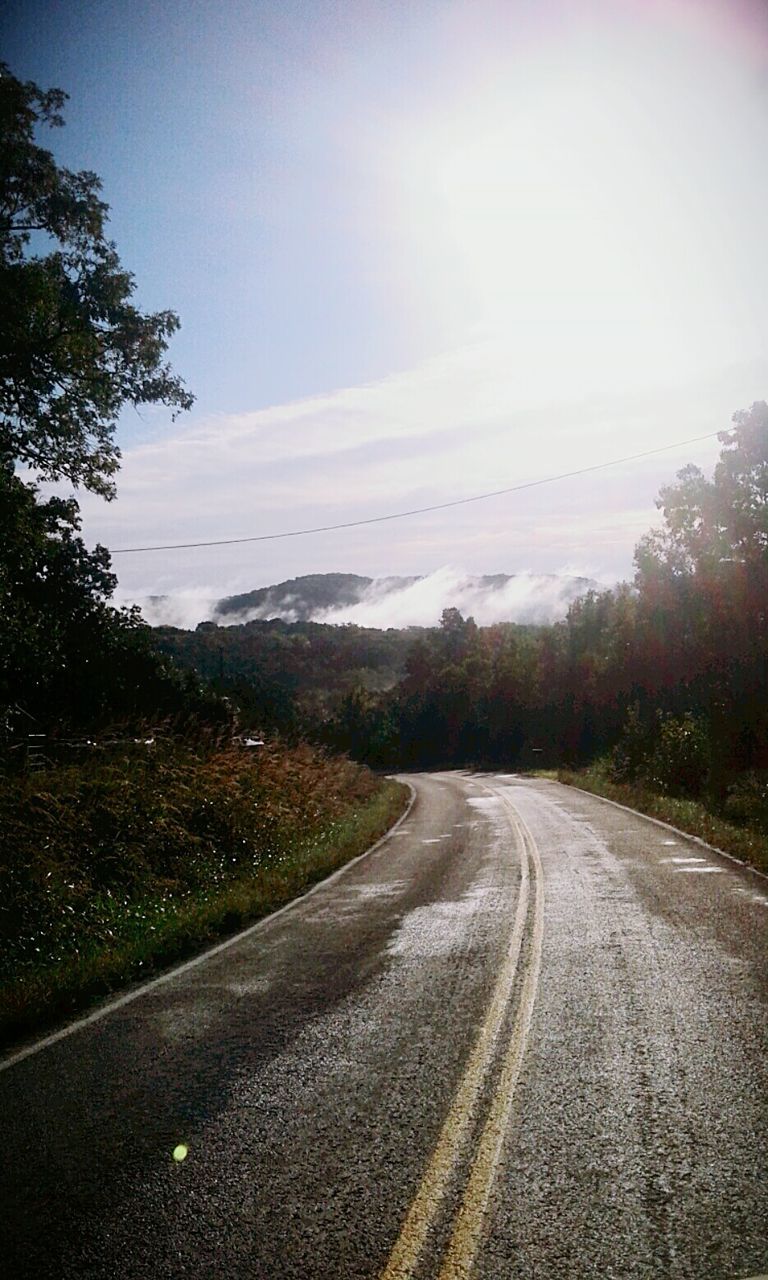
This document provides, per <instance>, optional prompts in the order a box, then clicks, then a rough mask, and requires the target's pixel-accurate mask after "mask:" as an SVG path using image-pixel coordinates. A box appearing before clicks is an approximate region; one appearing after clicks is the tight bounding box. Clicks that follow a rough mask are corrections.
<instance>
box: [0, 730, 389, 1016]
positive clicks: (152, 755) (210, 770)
mask: <svg viewBox="0 0 768 1280" xmlns="http://www.w3.org/2000/svg"><path fill="white" fill-rule="evenodd" d="M407 794H408V793H407V790H406V788H405V787H403V786H402V785H401V784H399V783H396V782H391V781H382V780H381V779H378V778H376V777H375V776H374V775H373V774H371V773H370V771H369V770H367V769H365V768H362V767H361V766H359V765H356V764H353V763H352V762H350V761H344V760H335V759H330V758H328V757H326V756H325V755H323V754H322V753H320V752H318V751H316V750H312V749H311V748H310V747H307V746H303V747H298V748H293V749H288V748H285V747H281V746H279V745H277V744H272V745H269V744H265V745H263V746H261V747H256V748H250V749H248V748H244V747H242V746H238V745H233V744H231V743H230V744H223V743H219V744H214V743H209V744H200V743H198V744H197V745H196V746H195V747H193V746H191V745H189V744H186V743H184V742H183V741H173V740H163V739H158V740H155V741H149V742H144V741H142V742H138V743H136V744H133V745H131V746H130V747H128V746H127V745H124V746H122V747H117V748H115V747H105V748H103V749H101V750H99V749H98V748H95V749H94V751H93V752H92V758H91V759H90V760H89V761H87V762H81V763H78V764H75V765H61V766H56V767H51V768H47V769H44V770H42V771H40V772H36V773H33V774H29V773H22V774H20V775H19V776H17V777H15V778H12V779H6V780H5V782H4V784H3V786H2V787H1V788H0V826H1V827H2V829H3V831H4V832H5V838H6V852H5V855H4V858H3V862H2V866H0V1038H2V1039H5V1040H8V1039H10V1038H12V1037H13V1036H17V1035H19V1034H20V1033H23V1032H24V1031H27V1030H30V1029H32V1028H37V1027H39V1026H41V1025H42V1024H43V1023H44V1022H45V1021H46V1020H48V1019H50V1018H51V1017H55V1016H59V1015H61V1014H64V1013H71V1012H72V1011H73V1010H75V1009H78V1008H81V1007H83V1005H84V1004H85V1003H87V1002H88V1001H89V1000H91V999H92V998H93V997H95V996H98V995H102V994H104V993H105V992H108V991H111V990H113V989H114V988H115V987H117V986H119V985H122V984H124V983H125V982H126V981H128V980H130V979H133V978H144V977H146V976H147V975H148V974H150V973H153V972H155V971H156V970H157V969H159V968H160V967H162V966H164V965H167V964H169V963H170V962H171V961H174V960H178V959H179V958H180V957H182V956H185V955H188V954H190V953H191V952H193V951H195V950H198V949H199V948H200V947H201V946H203V945H204V944H206V943H208V942H210V941H211V940H213V939H214V938H216V937H218V936H220V935H222V934H226V933H231V932H233V931H235V930H237V929H239V928H241V927H243V926H244V925H246V924H248V923H249V922H251V921H253V920H256V919H258V918H259V917H261V916H263V915H266V914H268V913H269V912H271V911H274V910H275V909H276V908H278V907H280V906H283V905H284V904H285V903H286V902H289V901H290V900H291V899H292V898H294V897H296V896H297V894H300V893H302V892H303V891H305V890H306V889H307V888H308V887H309V886H310V885H311V884H312V883H313V882H314V881H316V880H318V879H320V878H322V877H324V876H325V875H327V874H329V873H330V872H331V871H333V870H334V869H335V868H337V867H338V866H340V865H342V864H343V863H344V862H346V861H348V860H349V858H351V857H354V856H355V855H356V854H359V853H362V852H364V850H365V849H366V848H368V847H369V846H370V845H371V843H373V842H374V841H375V840H376V839H377V838H378V837H379V836H381V835H382V834H383V833H384V832H385V831H386V830H387V829H388V827H389V826H391V824H392V823H393V821H394V820H395V819H396V818H397V817H398V816H399V815H400V813H402V811H403V809H404V807H405V804H406V801H407Z"/></svg>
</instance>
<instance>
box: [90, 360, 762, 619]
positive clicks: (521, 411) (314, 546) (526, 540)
mask: <svg viewBox="0 0 768 1280" xmlns="http://www.w3.org/2000/svg"><path fill="white" fill-rule="evenodd" d="M598 373H599V371H598V369H597V367H596V366H590V367H589V368H586V369H582V370H581V371H580V372H579V371H574V370H571V371H570V375H569V378H568V379H566V380H565V381H566V382H568V387H566V386H565V384H564V382H563V380H562V379H554V378H553V379H551V380H548V379H547V378H546V377H545V376H544V373H543V372H542V370H541V368H539V367H538V366H536V367H534V366H530V367H526V366H525V364H524V362H521V361H520V360H519V359H517V358H513V353H511V352H510V351H509V350H505V349H504V348H503V346H502V345H500V344H499V343H498V342H496V343H490V342H489V343H475V344H473V345H471V346H468V347H465V348H462V349H460V350H458V351H455V352H453V353H450V354H448V355H444V356H441V357H440V358H438V359H435V360H432V361H429V362H427V363H425V364H424V365H422V366H420V367H419V368H417V369H413V370H410V371H407V372H405V373H402V374H398V375H396V376H392V377H389V378H385V379H382V380H381V381H379V382H376V383H371V384H368V385H366V386H362V387H351V388H344V389H341V390H339V391H337V392H333V393H328V394H324V395H320V396H314V397H311V398H309V399H306V400H301V401H298V402H295V403H293V404H287V405H278V406H275V407H274V408H270V409H262V410H259V411H257V412H254V413H250V414H239V415H228V416H220V417H216V418H213V419H207V420H204V421H200V422H197V423H193V424H192V425H190V426H189V427H187V428H186V429H184V430H177V431H175V432H174V433H173V435H170V436H169V437H168V438H167V439H165V440H162V441H159V440H155V441H152V442H150V443H143V444H141V445H139V446H138V447H136V448H133V449H128V450H126V451H125V454H124V458H123V466H122V470H121V472H120V475H119V477H118V499H117V501H116V502H115V503H112V504H110V505H105V504H104V503H102V502H99V501H97V500H96V499H94V498H92V497H91V496H90V495H85V498H84V500H83V502H82V507H83V514H84V528H85V533H86V537H87V538H88V540H89V541H91V542H94V541H97V540H98V541H101V542H103V543H105V544H106V545H107V546H109V547H111V548H122V547H133V546H144V545H152V544H154V543H163V544H164V543H177V542H178V543H187V542H200V541H205V540H208V539H210V540H218V539H227V538H247V537H249V536H250V535H260V534H264V535H269V534H273V533H275V532H290V531H292V530H295V529H302V528H308V527H314V526H317V525H329V524H336V523H343V522H347V521H355V520H362V521H365V520H369V519H370V518H371V517H374V516H379V515H386V514H389V513H391V512H393V511H397V510H403V509H410V508H413V507H422V506H428V505H430V504H433V503H440V502H446V501H450V500H452V499H460V498H464V497H467V496H470V495H472V494H475V493H480V492H484V491H488V490H495V489H498V488H502V487H504V486H507V485H514V484H516V483H525V482H526V481H531V480H538V479H541V478H542V477H545V476H551V475H558V474H560V473H562V472H567V471H570V470H578V469H579V468H581V467H588V466H590V465H592V464H594V463H597V462H601V461H610V460H611V459H613V458H617V457H622V456H623V455H625V454H632V453H635V452H641V451H642V450H645V449H652V448H654V447H655V446H659V445H662V444H666V443H670V442H672V441H674V440H679V439H684V438H685V437H686V436H693V435H698V434H703V433H704V432H706V431H717V430H721V429H723V428H724V427H726V426H727V425H728V422H729V420H730V416H731V414H732V413H733V411H734V410H735V409H736V408H739V407H745V406H747V405H749V404H750V403H751V402H752V400H754V399H758V398H761V397H762V396H763V395H764V394H765V386H766V383H768V362H763V364H762V365H759V366H758V365H752V366H745V367H738V368H733V369H730V370H726V371H724V372H721V373H719V374H714V375H711V376H710V377H709V378H708V379H699V380H698V381H697V383H696V386H695V391H694V390H692V388H691V386H689V385H687V384H686V383H684V382H678V383H677V384H660V385H657V386H655V387H653V388H652V389H647V390H644V391H640V390H639V389H637V388H634V389H625V390H624V391H619V390H618V389H617V388H616V386H614V387H613V388H611V383H610V371H606V374H605V378H604V379H603V381H602V385H601V380H600V378H599V376H598ZM717 450H718V446H717V443H716V442H714V441H713V442H710V443H709V444H704V445H698V446H695V447H688V448H686V449H684V450H682V451H678V452H677V453H675V452H672V453H669V454H663V455H660V456H659V457H657V458H654V459H650V460H648V461H647V462H645V463H630V464H625V465H624V466H619V467H615V468H612V469H610V470H607V471H605V472H596V473H594V474H592V475H590V476H583V477H576V478H574V479H572V480H569V481H560V482H558V483H557V484H553V485H550V486H547V487H545V488H534V489H530V490H527V491H524V492H521V493H517V494H513V495H508V496H506V497H504V498H496V499H492V500H489V501H487V502H483V503H477V504H471V505H469V506H464V507H458V508H454V509H449V510H446V511H440V512H435V513H433V514H429V515H423V516H417V517H412V518H409V519H406V520H403V521H398V522H392V523H389V522H388V523H383V524H378V525H377V524H370V525H367V526H364V527H362V528H357V529H351V530H346V531H342V532H337V533H329V534H322V535H320V534H318V535H313V536H312V537H302V538H288V539H286V540H284V541H279V540H278V541H266V542H263V543H244V544H241V545H239V546H237V545H236V546H226V547H218V548H210V549H202V550H187V551H171V552H162V553H148V554H131V555H116V556H115V560H114V566H115V569H116V571H117V572H118V574H119V578H120V584H121V589H122V591H123V592H124V593H125V595H126V598H137V597H138V596H142V597H145V596H149V595H160V594H167V593H169V592H177V591H179V590H182V589H183V590H191V591H193V592H194V591H203V590H204V589H205V587H206V585H207V584H209V583H211V582H216V583H220V590H219V591H218V592H217V594H218V595H220V596H223V595H225V594H232V593H235V592H238V591H243V590H250V589H253V588H254V587H256V586H259V585H266V584H268V583H271V582H277V581H280V580H282V579H287V578H289V577H292V576H297V575H300V574H303V573H308V572H331V571H340V570H344V571H354V572H359V573H362V574H366V575H369V576H386V575H388V574H403V575H407V576H412V575H415V574H422V575H423V574H429V573H432V572H434V571H436V570H437V569H439V568H440V566H442V565H445V564H446V563H459V564H463V565H465V566H466V567H467V570H468V571H469V572H475V573H483V572H489V571H491V570H494V569H498V570H502V571H505V572H508V573H511V572H520V571H523V570H528V571H530V572H533V573H536V572H551V571H554V570H556V569H557V568H558V567H559V566H560V565H562V564H563V563H565V562H566V561H568V560H570V559H571V558H573V556H574V555H576V556H578V558H579V559H583V560H584V561H585V562H587V561H588V562H590V564H591V566H592V569H593V571H596V572H598V573H604V572H608V571H610V572H611V573H613V574H614V575H615V576H619V575H622V574H626V573H628V572H629V571H630V569H631V557H632V550H633V546H634V543H635V541H636V537H637V532H642V531H643V530H644V529H645V528H647V527H648V526H649V525H650V523H652V521H653V517H654V507H653V500H654V497H655V495H656V493H657V492H658V489H659V487H660V485H661V484H662V483H664V482H665V481H667V480H668V479H670V478H671V477H672V475H674V472H675V471H676V470H677V468H678V467H679V466H681V465H683V464H684V463H685V462H687V461H697V462H699V463H701V464H702V465H704V466H705V467H708V466H711V464H712V462H713V461H714V459H715V457H716V455H717ZM628 512H629V513H632V519H631V521H630V522H628V520H627V513H628ZM630 525H631V529H630ZM606 531H607V532H606ZM593 547H594V551H595V554H592V548H593Z"/></svg>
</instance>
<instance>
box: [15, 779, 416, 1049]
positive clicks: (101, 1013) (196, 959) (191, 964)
mask: <svg viewBox="0 0 768 1280" xmlns="http://www.w3.org/2000/svg"><path fill="white" fill-rule="evenodd" d="M397 781H398V782H402V783H403V785H404V786H406V787H407V788H408V790H409V791H410V793H411V794H410V798H409V800H408V805H407V807H406V809H405V810H404V812H403V813H401V815H400V817H399V818H398V820H397V822H395V823H394V824H393V825H392V826H391V827H390V828H389V830H388V831H385V832H384V835H383V836H380V837H379V839H378V840H377V841H376V843H375V844H372V845H371V847H370V849H366V850H365V852H364V853H359V854H358V855H357V857H356V858H351V859H350V861H349V862H345V863H344V865H343V867H339V868H338V869H337V870H336V871H333V872H332V873H331V874H330V875H329V876H326V878H325V879H324V880H318V882H317V884H313V885H312V888H311V889H307V891H306V893H302V894H300V895H299V896H298V897H297V898H292V899H291V901H290V902H286V904H285V906H284V907H279V908H278V910H277V911H273V912H272V914H271V915H268V916H263V917H262V919H261V920H257V921H256V922H255V924H251V925H248V927H247V929H242V930H241V931H240V933H235V934H233V935H232V937H231V938H225V939H224V941H223V942H217V943H216V945H215V946H213V947H209V948H208V949H207V950H206V951H201V952H200V954H199V955H196V956H193V957H192V959H191V960H185V961H184V963H183V964H180V965H177V966H176V967H175V968H173V969H169V970H168V972H167V973H161V974H160V975H159V977H157V978H151V979H150V980H149V982H145V983H143V984H142V985H141V986H140V987H137V988H136V989H135V990H134V991H128V992H127V993H126V994H125V995H123V996H118V997H117V998H116V999H115V1000H110V1001H109V1002H108V1003H107V1004H104V1005H101V1006H100V1007H99V1008H98V1009H94V1011H93V1013H89V1014H88V1015H87V1016H86V1017H85V1018H78V1019H77V1021H76V1022H71V1023H69V1025H68V1026H66V1027H61V1028H60V1030H58V1031H54V1032H52V1034H51V1035H49V1036H46V1037H45V1039H43V1040H37V1041H35V1043H34V1044H30V1045H27V1046H26V1048H24V1049H19V1050H18V1052H16V1053H14V1054H11V1056H10V1057H8V1058H4V1059H3V1060H2V1061H0V1072H2V1071H7V1070H8V1068H9V1067H13V1066H15V1065H16V1064H17V1063H18V1062H23V1060H24V1059H25V1058H30V1057H31V1056H32V1055H33V1054H34V1053H39V1052H40V1051H41V1049H48V1048H50V1046H51V1045H53V1044H56V1043H57V1041H59V1040H64V1039H65V1038H66V1037H67V1036H71V1035H74V1033H75V1032H76V1031H82V1029H83V1028H84V1027H88V1026H90V1025H91V1023H94V1022H98V1021H99V1020H100V1019H101V1018H105V1017H106V1016H107V1014H108V1013H113V1012H114V1011H115V1010H116V1009H121V1008H123V1006H124V1005H127V1004H131V1002H132V1001H133V1000H138V999H139V997H140V996H144V995H146V994H147V992H149V991H153V990H154V989H155V987H161V986H162V985H163V984H164V983H166V982H171V981H172V980H173V979H174V978H177V977H178V976H179V974H181V973H187V972H188V971H189V970H190V969H194V968H196V967H197V965H199V964H203V963H204V962H205V961H206V960H210V958H211V957H212V956H216V955H218V954H219V953H220V952H221V951H226V950H227V948H228V947H233V946H235V945H236V943H238V942H242V941H243V939H245V938H248V937H250V936H251V935H252V934H254V933H258V932H259V930H261V929H265V928H266V927H267V926H268V925H271V924H272V923H273V921H275V920H277V919H278V917H279V916H283V915H285V914H286V912H288V911H292V910H293V909H294V908H295V907H297V906H298V905H299V904H300V903H302V902H306V900H307V898H311V897H312V895H313V894H315V893H318V892H319V890H320V889H325V888H326V887H327V886H328V885H330V884H333V883H334V881H335V880H338V879H340V878H341V876H343V875H346V873H347V872H348V871H349V870H350V868H351V867H354V866H356V865H357V864H358V863H359V862H362V861H363V859H364V858H369V857H370V856H371V854H372V853H375V852H376V850H377V849H379V848H380V847H381V845H383V844H384V843H385V842H386V841H387V840H389V838H390V836H392V835H393V834H394V833H395V831H397V828H398V827H399V826H400V825H401V824H402V823H403V822H405V820H406V818H407V817H408V816H409V814H410V812H411V809H412V808H413V805H414V801H415V800H416V791H415V789H414V787H413V786H412V785H411V783H410V782H407V781H406V780H405V779H404V778H400V777H398V778H397Z"/></svg>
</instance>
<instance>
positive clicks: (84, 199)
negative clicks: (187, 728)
mask: <svg viewBox="0 0 768 1280" xmlns="http://www.w3.org/2000/svg"><path fill="white" fill-rule="evenodd" d="M65 101H66V94H64V93H63V92H62V91H61V90H59V89H51V90H47V91H44V90H42V89H40V88H38V86H37V85H35V84H33V83H31V82H30V83H22V82H21V81H20V80H18V79H16V77H15V76H13V75H12V74H11V72H10V71H9V70H8V68H7V66H6V65H5V64H4V63H0V293H1V296H2V307H1V308H0V739H2V738H3V737H5V738H6V740H7V738H8V736H9V735H11V736H12V735H13V734H14V732H18V729H19V727H20V724H21V723H26V724H27V725H28V724H29V721H28V719H27V717H29V716H32V717H33V718H34V719H35V720H36V721H37V723H38V727H39V728H41V729H42V728H45V729H52V728H53V727H54V726H63V725H66V726H70V727H76V728H84V727H88V728H91V727H95V726H97V725H103V724H105V723H108V722H110V721H113V720H116V719H131V718H133V719H134V720H135V719H137V718H142V717H147V718H151V719H153V720H154V719H155V718H159V717H161V716H174V717H176V718H179V717H182V718H183V717H189V716H192V717H193V718H194V717H197V718H198V719H203V720H205V721H206V722H210V721H211V720H213V721H214V722H221V721H222V719H226V717H227V715H228V714H229V713H228V711H227V710H226V706H225V704H224V703H222V702H221V701H220V700H218V701H217V700H216V699H215V698H213V697H212V696H210V695H208V694H205V693H203V692H202V690H201V689H200V687H199V685H198V683H197V681H196V679H195V677H193V676H190V675H188V674H184V675H181V674H180V673H177V672H175V671H173V670H172V668H171V665H170V664H169V663H168V662H167V661H166V660H165V659H163V658H161V657H160V656H158V655H157V654H156V653H155V651H154V649H153V647H152V644H151V641H150V633H149V630H148V628H147V627H146V626H145V625H144V624H143V622H142V621H141V618H140V617H139V615H138V611H135V610H134V611H125V610H124V611H122V612H121V611H118V610H116V609H114V608H112V607H111V606H110V605H109V603H108V600H109V597H110V596H111V595H112V592H113V591H114V588H115V584H116V579H115V577H114V575H113V574H112V573H111V572H110V563H109V553H108V552H107V550H106V548H104V547H100V546H97V547H96V548H95V549H94V550H93V551H89V550H88V549H87V548H86V546H85V544H84V543H83V541H82V539H81V537H80V536H79V534H80V522H79V510H78V505H77V503H76V501H75V500H74V499H73V498H66V499H65V498H61V497H53V498H49V499H48V500H47V501H43V500H41V499H40V496H39V493H38V491H37V489H36V487H35V486H34V485H32V484H29V483H25V482H24V480H23V479H22V478H21V477H20V476H19V475H17V474H16V468H18V467H26V468H29V469H31V470H32V471H33V472H35V473H36V474H37V475H38V476H39V477H40V478H42V479H45V480H51V481H60V480H68V481H69V482H70V483H71V484H73V485H75V486H84V487H85V488H87V489H90V490H92V491H93V492H95V493H99V494H101V495H103V496H104V497H105V498H107V499H109V498H112V497H113V496H114V493H115V487H114V481H113V479H112V477H113V475H114V473H115V470H116V468H117V465H118V459H119V453H118V450H117V448H116V446H115V444H114V440H113V436H114V431H115V425H116V421H117V417H118V414H119V413H120V411H121V409H122V408H123V407H124V406H125V405H127V404H134V405H139V404H147V403H162V404H166V405H168V406H169V407H171V408H173V409H175V410H181V409H185V408H188V407H189V406H190V405H191V403H192V397H191V396H190V395H189V393H188V392H187V391H186V390H185V388H184V386H183V383H182V382H181V381H180V380H179V379H178V378H177V377H175V376H174V375H173V373H172V372H171V370H170V368H169V367H168V365H167V364H166V363H165V362H164V354H165V351H166V348H167V340H168V338H169V337H170V335H171V334H172V333H173V332H174V331H175V329H176V328H177V327H178V320H177V318H176V316H175V315H174V314H173V313H172V312H170V311H163V312H158V313H157V314H155V315H144V314H142V312H141V311H139V310H138V308H137V307H136V306H135V305H134V304H133V302H132V296H133V292H134V281H133V278H132V276H131V275H130V274H129V273H128V272H127V271H125V270H124V269H123V268H122V266H121V264H120V261H119V258H118V256H117V252H116V250H115V247H114V245H113V244H112V243H111V241H109V240H108V239H107V238H106V234H105V226H106V221H107V213H108V208H107V205H106V204H105V203H104V202H103V200H102V199H101V198H100V194H99V193H100V190H101V184H100V182H99V179H98V178H97V177H96V175H95V174H93V173H89V172H83V173H72V172H70V171H69V170H67V169H65V168H62V167H61V166H59V165H57V163H56V161H55V160H54V158H53V156H52V155H51V153H50V152H49V151H47V150H45V149H44V148H43V147H41V146H39V145H38V144H37V142H36V131H37V129H38V128H39V127H40V126H48V127H51V128H58V127H60V126H61V125H62V123H63V120H62V114H61V113H62V109H63V106H64V103H65Z"/></svg>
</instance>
